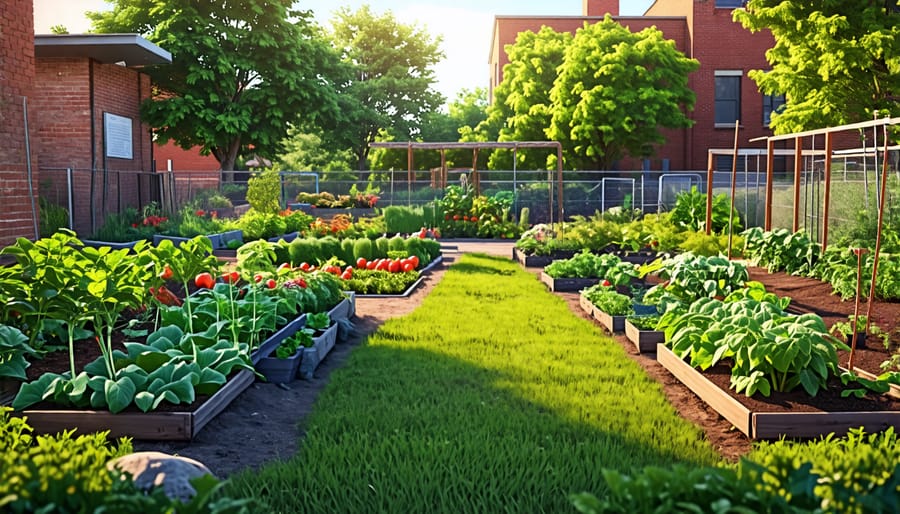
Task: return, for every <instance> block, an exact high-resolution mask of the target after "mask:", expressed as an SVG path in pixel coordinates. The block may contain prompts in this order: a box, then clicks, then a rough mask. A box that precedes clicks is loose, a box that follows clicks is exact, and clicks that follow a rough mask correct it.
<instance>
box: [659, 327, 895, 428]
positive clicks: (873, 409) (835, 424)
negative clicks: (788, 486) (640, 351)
mask: <svg viewBox="0 0 900 514" xmlns="http://www.w3.org/2000/svg"><path fill="white" fill-rule="evenodd" d="M656 359H657V362H659V363H660V364H661V365H662V366H663V367H664V368H666V369H667V370H668V371H669V372H670V373H672V375H674V376H675V377H676V378H677V379H678V380H680V381H681V382H682V383H683V384H684V385H685V386H687V387H688V388H689V389H691V391H693V392H694V394H696V395H697V396H699V397H700V399H702V400H703V401H704V402H706V403H707V405H709V406H710V407H712V408H713V410H715V411H716V412H718V413H719V414H720V415H721V416H722V417H724V418H725V419H727V420H728V421H729V422H730V423H731V424H732V425H734V427H735V428H736V429H738V430H739V431H740V432H742V433H743V434H744V435H746V436H747V437H749V438H751V439H779V438H782V437H785V438H814V437H820V436H824V435H827V434H830V433H835V434H836V435H843V434H846V433H847V432H848V431H849V430H850V429H854V428H859V427H863V428H864V429H865V431H866V432H867V433H874V432H878V431H882V430H885V429H887V428H888V427H894V428H895V429H898V428H900V402H897V401H896V400H893V399H891V398H889V397H886V396H880V397H877V398H875V397H871V396H873V395H871V394H870V395H869V396H870V397H866V398H863V399H857V398H845V399H843V400H845V401H846V405H854V406H856V407H857V408H859V410H852V409H849V408H846V409H828V410H824V409H821V408H820V407H817V404H818V403H820V402H821V403H823V404H824V403H825V399H824V398H821V396H823V394H824V392H822V393H820V394H819V395H818V396H816V397H809V396H808V395H806V393H805V392H803V391H802V390H801V391H794V392H791V393H773V396H772V398H769V399H757V400H754V399H753V398H746V397H741V396H736V395H733V394H731V392H730V391H729V390H727V389H723V387H722V386H721V385H720V384H719V382H724V383H725V384H726V385H725V387H727V383H728V380H729V377H730V373H728V371H727V369H726V370H721V369H718V370H717V369H715V368H711V369H710V370H707V371H706V372H702V373H701V372H700V371H698V370H696V369H694V368H692V367H691V366H690V365H689V364H688V363H686V362H685V361H683V360H682V359H679V358H678V357H676V356H675V354H673V353H672V351H671V350H669V349H668V348H667V347H666V346H665V345H662V344H660V345H658V346H657V350H656ZM837 394H838V395H839V393H837ZM776 395H779V396H777V397H776ZM804 396H805V398H804ZM842 403H843V402H842ZM765 407H769V408H765Z"/></svg>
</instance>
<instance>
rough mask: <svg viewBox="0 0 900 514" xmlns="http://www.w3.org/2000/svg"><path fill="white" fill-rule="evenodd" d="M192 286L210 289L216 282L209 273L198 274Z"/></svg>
mask: <svg viewBox="0 0 900 514" xmlns="http://www.w3.org/2000/svg"><path fill="white" fill-rule="evenodd" d="M194 284H195V285H196V286H197V287H201V288H206V289H212V288H213V287H215V285H216V280H215V279H214V278H213V276H212V275H210V274H209V273H200V274H199V275H197V276H196V277H194Z"/></svg>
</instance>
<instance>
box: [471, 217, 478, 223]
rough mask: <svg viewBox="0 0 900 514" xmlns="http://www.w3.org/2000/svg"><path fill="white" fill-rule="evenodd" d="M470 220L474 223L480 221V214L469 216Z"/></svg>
mask: <svg viewBox="0 0 900 514" xmlns="http://www.w3.org/2000/svg"><path fill="white" fill-rule="evenodd" d="M469 221H471V222H472V223H475V222H477V221H478V216H472V217H471V218H469Z"/></svg>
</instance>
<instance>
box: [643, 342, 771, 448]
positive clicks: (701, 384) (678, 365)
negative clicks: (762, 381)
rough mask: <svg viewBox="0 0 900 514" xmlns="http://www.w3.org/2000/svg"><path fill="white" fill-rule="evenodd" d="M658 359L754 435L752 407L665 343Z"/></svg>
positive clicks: (731, 420)
mask: <svg viewBox="0 0 900 514" xmlns="http://www.w3.org/2000/svg"><path fill="white" fill-rule="evenodd" d="M656 361H657V362H659V363H660V365H662V367H664V368H666V369H667V370H669V373H671V374H672V375H674V376H675V378H677V379H678V380H680V381H681V383H682V384H684V385H686V386H687V387H688V389H690V390H691V391H693V392H694V394H696V395H697V396H699V397H700V399H701V400H703V401H704V402H706V403H707V405H709V406H710V407H712V408H713V410H715V411H716V412H718V413H719V414H720V415H721V416H722V417H723V418H725V419H727V420H728V421H729V422H730V423H731V424H732V425H734V427H735V428H737V429H738V430H740V431H741V432H742V433H743V434H744V435H746V436H747V437H750V438H751V439H752V438H753V437H754V432H753V428H754V427H753V420H752V418H751V415H750V409H748V408H747V407H745V406H744V405H743V404H742V403H741V402H739V401H737V400H735V399H734V398H732V397H731V395H729V394H728V393H727V392H725V391H723V390H722V389H720V388H719V386H717V385H715V384H713V383H712V382H710V381H709V380H708V379H707V378H706V377H704V376H703V375H702V374H701V373H700V372H699V371H697V370H695V369H694V368H692V367H691V366H690V365H689V364H688V363H686V362H684V361H683V360H681V359H679V358H678V357H677V356H676V355H675V354H674V353H672V350H670V349H668V348H667V347H666V345H664V344H658V345H657V346H656Z"/></svg>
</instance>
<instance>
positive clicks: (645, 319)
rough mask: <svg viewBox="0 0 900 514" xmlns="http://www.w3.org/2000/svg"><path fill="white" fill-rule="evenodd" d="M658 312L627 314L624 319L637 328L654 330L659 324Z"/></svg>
mask: <svg viewBox="0 0 900 514" xmlns="http://www.w3.org/2000/svg"><path fill="white" fill-rule="evenodd" d="M659 318H660V317H659V315H658V314H644V315H640V316H628V317H627V318H626V319H627V320H628V321H630V322H631V324H632V325H634V326H635V327H636V328H637V329H638V330H656V325H658V324H659Z"/></svg>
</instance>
